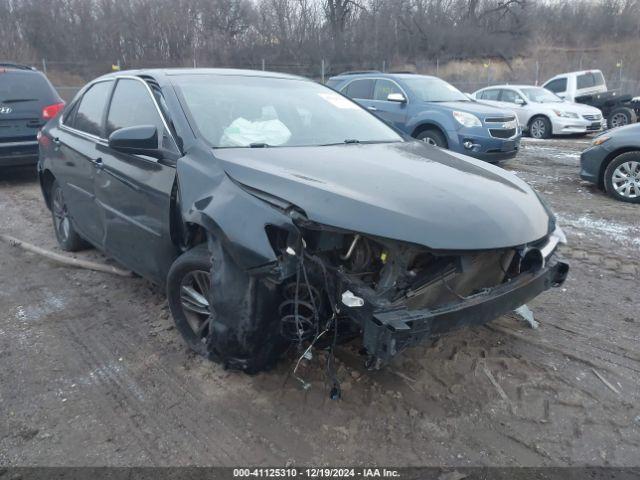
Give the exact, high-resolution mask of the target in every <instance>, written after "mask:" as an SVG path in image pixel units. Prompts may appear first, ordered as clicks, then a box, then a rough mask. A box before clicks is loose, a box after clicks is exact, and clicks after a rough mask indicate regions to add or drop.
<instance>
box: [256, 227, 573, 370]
mask: <svg viewBox="0 0 640 480" xmlns="http://www.w3.org/2000/svg"><path fill="white" fill-rule="evenodd" d="M297 225H298V227H299V228H298V230H297V232H299V233H298V234H294V233H293V232H291V231H286V230H278V229H276V228H273V229H268V230H267V232H268V235H269V239H270V241H271V243H272V245H273V247H274V251H276V252H278V253H279V254H280V255H279V257H278V260H279V269H280V274H281V279H282V281H281V282H280V285H279V287H278V291H279V297H280V299H281V301H280V303H279V304H278V307H277V311H278V318H279V331H280V335H281V336H282V337H283V338H284V339H286V341H287V342H290V343H292V344H294V345H297V346H298V348H299V350H300V351H301V352H304V353H303V355H305V354H306V355H308V354H309V353H308V352H309V351H310V350H311V348H312V347H314V346H315V345H316V344H317V343H318V344H322V345H327V344H328V345H330V348H331V349H333V348H334V347H335V345H336V343H337V342H338V341H340V340H342V339H345V338H353V337H354V336H360V335H361V336H362V338H363V347H364V348H363V353H365V354H366V356H367V359H366V365H367V367H368V368H379V367H380V366H382V365H384V364H385V363H387V362H388V361H389V360H390V359H391V358H393V357H394V356H395V355H397V354H399V353H400V352H402V351H403V350H404V349H406V348H407V347H409V346H411V345H414V344H416V343H417V342H419V341H420V340H421V339H423V338H424V337H426V336H429V335H437V334H440V333H444V332H445V331H449V330H452V329H455V328H457V327H459V326H461V325H463V324H467V323H475V322H478V323H482V322H483V321H487V320H488V319H491V318H493V317H495V316H499V315H500V314H501V313H505V312H506V311H508V310H510V309H511V307H513V308H516V307H518V306H519V305H520V303H518V302H520V301H521V300H520V299H516V300H515V304H514V305H510V304H509V302H507V303H505V304H504V307H505V308H507V310H504V311H494V309H485V310H486V311H483V312H480V313H479V314H478V312H469V313H468V314H467V315H465V312H464V311H462V313H461V314H460V315H456V318H455V319H452V320H451V321H449V322H448V324H446V323H443V321H438V322H436V320H438V316H439V315H441V314H447V313H450V312H454V311H456V309H459V308H461V307H464V306H465V305H467V304H469V305H471V304H475V303H477V301H478V300H479V299H482V301H484V299H487V298H490V297H491V294H492V293H493V292H494V291H495V290H497V289H500V288H501V287H502V288H505V286H510V285H511V284H512V283H513V284H516V283H518V282H517V281H518V280H523V279H524V278H527V279H535V278H538V277H540V275H541V272H546V271H548V265H547V262H548V261H549V260H550V258H551V254H552V253H553V249H554V248H555V246H556V245H557V243H559V242H560V241H561V240H562V239H561V238H559V239H557V240H556V239H555V237H553V235H552V236H551V237H553V238H547V239H543V240H541V241H539V242H536V243H535V244H533V245H526V246H523V247H519V248H511V249H497V250H486V251H478V252H467V251H461V252H448V251H441V252H438V251H431V250H429V249H427V248H425V247H422V246H419V245H412V244H408V243H405V242H399V241H395V240H389V239H383V238H376V237H373V236H366V235H361V234H358V233H352V232H344V231H340V230H338V229H333V228H329V227H325V226H319V225H316V224H313V223H312V222H308V221H306V220H304V219H302V218H299V219H298V222H297ZM552 240H553V241H552ZM554 242H555V243H554ZM545 248H546V249H545ZM550 249H551V250H550ZM553 268H554V269H553V272H554V273H553V275H552V278H551V280H550V281H548V282H546V283H545V286H544V289H546V288H549V286H551V285H559V284H561V283H562V282H563V281H564V277H565V275H566V272H567V269H568V268H567V267H566V265H565V264H558V266H556V267H553ZM544 276H545V278H546V275H544ZM537 293H539V292H537ZM537 293H535V294H536V295H537ZM534 296H535V295H534ZM523 300H524V301H526V299H523ZM524 301H522V303H524ZM481 308H482V307H481ZM463 310H464V309H463ZM487 315H489V316H490V317H491V318H489V317H488V316H487ZM294 373H295V372H294Z"/></svg>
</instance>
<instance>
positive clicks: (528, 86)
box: [478, 84, 542, 92]
mask: <svg viewBox="0 0 640 480" xmlns="http://www.w3.org/2000/svg"><path fill="white" fill-rule="evenodd" d="M490 88H517V89H522V88H542V87H541V86H540V85H524V84H504V85H491V86H489V87H483V88H481V89H480V90H488V89H490ZM480 90H478V92H479V91H480Z"/></svg>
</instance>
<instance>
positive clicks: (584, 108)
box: [556, 102, 602, 115]
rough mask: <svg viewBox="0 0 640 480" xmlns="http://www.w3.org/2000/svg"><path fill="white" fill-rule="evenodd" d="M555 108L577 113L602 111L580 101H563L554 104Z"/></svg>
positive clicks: (590, 113)
mask: <svg viewBox="0 0 640 480" xmlns="http://www.w3.org/2000/svg"><path fill="white" fill-rule="evenodd" d="M556 105H557V106H558V107H557V110H565V111H567V112H575V113H577V114H579V115H597V114H599V115H602V112H601V111H600V110H599V109H598V108H596V107H591V106H589V105H584V104H582V103H574V102H563V103H558V104H556Z"/></svg>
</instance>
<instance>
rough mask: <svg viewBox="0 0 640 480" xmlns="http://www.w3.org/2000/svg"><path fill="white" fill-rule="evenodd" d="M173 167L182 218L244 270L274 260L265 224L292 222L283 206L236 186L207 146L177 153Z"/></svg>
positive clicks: (287, 224)
mask: <svg viewBox="0 0 640 480" xmlns="http://www.w3.org/2000/svg"><path fill="white" fill-rule="evenodd" d="M177 172H178V187H179V192H180V209H181V214H182V218H183V220H184V221H185V222H187V223H193V224H196V225H199V226H201V227H203V228H204V229H205V230H206V231H207V232H209V233H210V234H212V235H213V236H214V237H215V238H216V239H218V241H220V243H221V244H222V246H223V247H224V249H225V251H226V252H228V253H229V255H231V257H232V258H233V260H234V261H235V262H236V263H237V265H238V266H239V267H241V268H243V269H245V270H248V269H252V268H257V267H260V266H263V265H266V264H269V263H273V262H275V261H276V260H277V257H276V254H275V252H274V251H273V247H272V246H271V243H270V242H269V238H268V236H267V233H266V231H265V227H266V226H267V225H274V226H276V227H280V228H284V229H287V230H290V229H292V228H294V225H293V222H292V220H291V218H290V217H289V216H288V215H287V214H286V213H285V212H284V211H282V210H278V209H277V208H275V207H273V206H271V205H269V204H268V203H266V202H264V201H263V200H260V199H258V198H256V197H255V196H253V195H251V194H249V193H247V192H246V191H244V190H243V189H242V188H240V187H239V186H238V185H237V184H236V183H234V182H233V181H232V180H231V179H230V178H229V176H228V175H227V174H226V173H225V172H224V170H223V169H222V168H221V167H220V166H219V165H218V163H217V161H215V160H214V159H213V158H211V155H210V153H209V152H204V151H201V152H197V151H196V152H193V153H192V154H189V155H187V156H185V157H183V158H181V159H180V160H178V164H177Z"/></svg>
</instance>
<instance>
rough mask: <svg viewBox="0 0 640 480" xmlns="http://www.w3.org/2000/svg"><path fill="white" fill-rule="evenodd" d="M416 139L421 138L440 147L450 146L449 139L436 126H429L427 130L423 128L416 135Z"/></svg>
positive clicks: (422, 140)
mask: <svg viewBox="0 0 640 480" xmlns="http://www.w3.org/2000/svg"><path fill="white" fill-rule="evenodd" d="M415 138H416V140H420V141H421V142H425V143H428V144H429V145H432V146H434V147H440V148H449V145H448V143H447V139H446V138H445V136H444V135H443V134H442V132H440V131H439V130H436V129H434V128H429V129H427V130H422V131H421V132H419V133H418V134H417V135H416V137H415Z"/></svg>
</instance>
